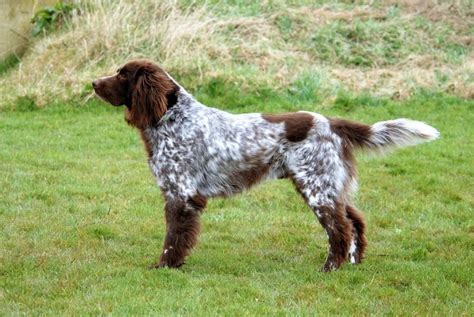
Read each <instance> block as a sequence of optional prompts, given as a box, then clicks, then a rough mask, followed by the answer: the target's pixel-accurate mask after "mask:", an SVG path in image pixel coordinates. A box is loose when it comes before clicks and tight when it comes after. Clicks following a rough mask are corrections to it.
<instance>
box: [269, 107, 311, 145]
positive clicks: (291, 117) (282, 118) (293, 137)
mask: <svg viewBox="0 0 474 317" xmlns="http://www.w3.org/2000/svg"><path fill="white" fill-rule="evenodd" d="M262 117H263V119H265V120H267V121H268V122H271V123H280V122H285V131H286V138H287V139H288V141H291V142H300V141H303V140H304V139H306V137H307V136H308V132H309V130H310V129H311V128H312V127H313V125H314V117H313V116H312V115H311V114H309V113H305V112H289V113H282V114H262Z"/></svg>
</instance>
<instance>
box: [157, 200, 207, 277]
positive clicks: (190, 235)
mask: <svg viewBox="0 0 474 317" xmlns="http://www.w3.org/2000/svg"><path fill="white" fill-rule="evenodd" d="M205 206H206V199H205V198H204V197H201V196H198V195H197V196H194V197H192V198H190V199H187V200H169V201H167V203H166V207H165V214H166V231H167V232H166V237H165V242H164V246H163V252H162V254H161V257H160V260H159V262H158V263H157V264H154V265H152V267H154V268H159V267H173V268H176V267H180V266H181V265H183V264H184V260H185V258H186V256H187V255H189V253H190V252H191V249H192V248H193V247H194V246H195V245H196V243H197V240H198V235H199V231H200V223H199V218H200V214H201V211H202V209H204V207H205Z"/></svg>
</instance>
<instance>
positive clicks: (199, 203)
mask: <svg viewBox="0 0 474 317" xmlns="http://www.w3.org/2000/svg"><path fill="white" fill-rule="evenodd" d="M188 204H189V205H190V206H191V207H192V208H194V209H196V210H202V209H204V208H206V205H207V199H206V197H204V196H203V195H201V194H196V195H194V196H193V197H191V198H189V199H188Z"/></svg>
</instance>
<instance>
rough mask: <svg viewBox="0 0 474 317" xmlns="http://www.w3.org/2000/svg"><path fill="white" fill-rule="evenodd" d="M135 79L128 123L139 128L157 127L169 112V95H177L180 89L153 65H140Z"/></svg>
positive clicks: (132, 86)
mask: <svg viewBox="0 0 474 317" xmlns="http://www.w3.org/2000/svg"><path fill="white" fill-rule="evenodd" d="M133 77H134V83H132V85H131V89H132V91H131V97H132V98H131V99H132V104H131V109H130V110H129V115H128V118H127V121H128V122H129V123H130V124H131V125H133V126H135V127H137V128H145V127H148V126H152V125H155V124H156V123H157V122H158V121H159V120H160V119H161V118H162V117H163V115H164V114H165V112H166V111H167V110H168V95H170V94H175V93H176V91H177V89H178V87H177V85H176V84H175V83H174V82H173V81H172V80H171V79H170V78H169V77H168V75H167V74H166V73H165V72H164V71H163V70H162V69H161V68H159V67H158V66H156V65H154V64H152V63H146V64H143V65H140V66H139V67H138V69H137V70H136V72H135V74H134V76H133Z"/></svg>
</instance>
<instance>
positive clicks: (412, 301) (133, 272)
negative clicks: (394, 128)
mask: <svg viewBox="0 0 474 317" xmlns="http://www.w3.org/2000/svg"><path fill="white" fill-rule="evenodd" d="M317 81H318V80H317V78H316V79H315V78H308V77H305V76H303V77H302V79H301V80H300V81H299V82H298V85H299V86H297V87H299V88H298V89H296V90H295V91H296V92H292V91H288V92H283V93H281V94H280V95H275V94H274V93H273V94H272V93H271V91H270V90H265V89H263V90H262V91H256V92H252V94H246V93H241V94H240V95H239V94H238V92H239V91H238V89H237V88H235V89H233V90H232V89H229V90H228V93H227V95H222V94H219V91H220V89H215V88H216V87H214V88H212V87H211V86H209V87H207V86H206V87H204V88H201V89H200V90H198V91H197V92H196V93H197V95H198V96H199V98H200V99H201V100H202V101H205V102H206V103H208V104H213V105H217V106H221V107H223V106H225V107H224V108H225V109H226V110H230V111H232V112H247V111H272V112H277V111H287V110H296V109H305V110H310V111H318V112H321V113H324V114H326V115H333V116H341V117H346V118H351V119H355V120H360V121H364V122H367V123H373V122H376V121H379V120H385V119H389V118H397V117H408V118H413V119H418V120H422V121H426V122H428V123H430V124H432V125H433V126H435V127H437V128H438V129H439V130H440V131H441V135H442V137H441V139H440V140H437V141H435V142H433V143H430V144H424V145H420V146H417V147H415V148H409V149H404V150H400V151H397V152H396V153H392V154H390V155H388V156H386V157H382V158H376V159H374V158H372V159H370V158H368V157H365V156H359V162H360V164H359V172H360V173H359V174H360V190H359V195H358V197H357V205H358V206H359V208H360V209H361V210H363V211H364V212H365V215H366V218H367V220H368V225H369V231H368V239H369V242H370V245H369V249H368V254H367V259H366V261H365V262H364V263H363V264H362V265H360V266H350V265H345V266H344V267H342V269H341V270H340V271H338V272H335V273H331V274H323V273H320V272H319V271H318V269H319V267H320V266H321V265H322V264H323V262H324V259H325V255H326V247H327V245H326V238H325V235H324V233H323V230H322V229H321V227H320V226H319V224H318V223H317V221H316V219H315V217H314V216H313V214H312V213H311V212H310V211H309V209H308V208H307V207H306V206H305V205H304V203H303V201H302V200H301V198H300V197H299V195H298V194H297V193H295V191H294V189H293V187H292V186H291V184H290V183H289V182H287V181H274V182H267V183H265V184H262V185H259V186H258V187H256V188H254V189H252V190H251V191H249V192H246V193H244V194H242V195H238V196H236V197H233V198H231V199H226V200H221V199H215V200H211V201H210V203H209V206H208V208H207V210H206V212H205V213H204V214H203V216H202V222H203V232H202V234H201V238H200V243H199V245H198V247H197V249H196V250H195V251H194V252H193V254H192V255H191V257H190V258H189V259H188V261H187V264H186V265H185V266H183V267H182V269H180V270H172V269H163V270H149V269H147V265H148V264H150V263H152V262H153V261H154V260H156V257H157V255H158V254H159V252H160V251H161V250H160V248H161V245H162V241H163V236H164V230H165V224H164V217H163V211H162V209H163V199H162V198H161V196H160V192H159V189H158V188H157V187H156V186H155V184H154V181H153V179H152V177H151V174H150V172H149V170H148V167H147V164H146V158H145V157H146V156H145V153H144V150H143V148H142V145H141V144H140V140H139V137H138V135H137V133H136V132H135V131H134V130H133V129H131V128H129V127H128V126H127V125H126V124H125V123H124V121H123V118H122V112H121V110H120V109H116V108H112V107H109V106H107V105H105V104H103V103H102V102H98V101H90V102H88V103H87V104H85V105H79V104H76V103H74V102H71V103H70V104H55V105H54V104H53V105H49V106H48V107H46V108H44V109H39V108H38V107H36V106H35V104H34V102H32V101H31V100H28V98H26V99H22V100H20V101H19V102H20V103H21V105H17V107H15V108H14V111H12V110H8V111H7V110H4V111H3V112H0V163H1V165H0V226H1V231H0V232H1V236H0V239H1V254H0V256H1V258H0V276H1V279H0V287H1V288H0V303H1V304H0V315H5V316H9V315H20V314H28V315H29V314H35V315H97V314H108V313H113V314H115V315H122V314H134V315H142V314H147V315H185V314H189V315H190V314H192V315H198V316H209V315H238V316H241V315H260V314H265V315H288V314H289V315H329V314H339V315H353V314H355V315H367V314H377V315H378V314H388V315H433V314H434V315H440V316H446V315H456V316H457V315H466V316H468V315H473V313H474V309H473V304H472V298H473V295H474V294H473V289H472V287H473V275H472V264H473V249H472V242H473V233H474V226H473V218H472V215H473V214H472V211H473V204H474V198H473V195H472V189H473V188H474V183H473V176H474V175H473V174H474V170H473V168H472V166H473V163H474V162H473V159H472V158H473V154H474V148H473V147H474V144H473V143H472V140H471V139H472V136H473V135H474V128H473V125H472V122H473V119H474V112H473V111H474V102H473V101H472V100H471V101H466V100H462V99H460V98H455V97H449V96H445V95H431V94H429V93H426V92H420V93H419V94H417V95H416V96H414V97H412V98H411V99H408V100H406V101H404V102H393V101H390V100H385V99H375V98H372V97H370V96H368V95H362V96H358V97H354V96H351V95H350V94H340V95H338V97H337V99H336V100H335V102H334V105H333V106H323V104H322V103H319V102H318V103H314V100H318V99H317V96H316V97H315V96H311V95H308V94H309V93H305V92H304V91H305V90H304V89H303V88H304V87H305V86H307V85H313V84H315V83H317ZM215 85H227V84H226V83H221V82H217V83H216V84H215ZM213 89H214V90H213ZM299 91H302V92H301V95H298V94H297V92H299ZM308 91H310V90H308ZM237 97H239V98H237ZM314 98H316V99H314ZM226 100H227V102H224V101H226ZM242 100H245V101H246V102H252V103H253V105H249V104H245V103H243V102H242ZM292 100H293V102H292Z"/></svg>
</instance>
